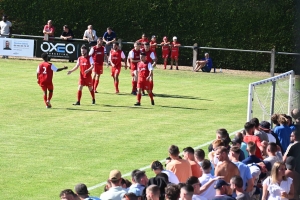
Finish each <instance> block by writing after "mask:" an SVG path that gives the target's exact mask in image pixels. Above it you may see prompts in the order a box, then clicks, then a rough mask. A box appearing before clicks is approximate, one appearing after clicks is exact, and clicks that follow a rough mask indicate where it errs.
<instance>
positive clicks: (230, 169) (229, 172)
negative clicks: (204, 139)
mask: <svg viewBox="0 0 300 200" xmlns="http://www.w3.org/2000/svg"><path fill="white" fill-rule="evenodd" d="M216 156H217V158H218V160H219V161H221V162H222V163H221V164H218V165H217V166H216V169H215V175H216V176H224V180H225V181H228V182H229V181H230V179H231V177H232V176H234V175H240V172H239V169H238V168H237V166H236V165H235V164H234V163H232V162H231V161H230V160H229V158H228V150H227V148H226V147H218V149H217V151H216Z"/></svg>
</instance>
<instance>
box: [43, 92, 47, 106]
mask: <svg viewBox="0 0 300 200" xmlns="http://www.w3.org/2000/svg"><path fill="white" fill-rule="evenodd" d="M44 102H45V104H46V105H47V94H45V93H44Z"/></svg>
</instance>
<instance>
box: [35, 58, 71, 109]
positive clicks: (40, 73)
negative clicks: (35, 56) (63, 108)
mask: <svg viewBox="0 0 300 200" xmlns="http://www.w3.org/2000/svg"><path fill="white" fill-rule="evenodd" d="M42 58H43V60H44V62H42V63H40V64H39V66H38V67H37V70H36V72H37V83H38V84H39V85H40V87H41V88H42V90H43V92H44V102H45V104H46V108H51V107H52V106H51V103H50V100H51V98H52V96H53V89H54V87H53V83H52V79H53V71H54V72H59V71H62V70H64V69H68V67H67V66H64V67H63V68H56V67H55V66H54V65H53V64H52V63H49V62H48V55H47V54H46V53H43V54H42ZM47 90H48V91H49V96H48V97H47Z"/></svg>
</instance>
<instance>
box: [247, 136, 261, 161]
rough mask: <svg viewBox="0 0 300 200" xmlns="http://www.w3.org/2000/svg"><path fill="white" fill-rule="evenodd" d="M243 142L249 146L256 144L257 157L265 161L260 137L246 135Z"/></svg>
mask: <svg viewBox="0 0 300 200" xmlns="http://www.w3.org/2000/svg"><path fill="white" fill-rule="evenodd" d="M243 141H244V142H245V143H246V144H247V143H248V142H250V141H252V142H254V143H255V144H256V151H255V155H256V157H258V158H259V159H263V157H262V155H261V151H260V149H259V148H260V147H261V142H260V139H259V137H258V136H256V135H246V136H244V138H243Z"/></svg>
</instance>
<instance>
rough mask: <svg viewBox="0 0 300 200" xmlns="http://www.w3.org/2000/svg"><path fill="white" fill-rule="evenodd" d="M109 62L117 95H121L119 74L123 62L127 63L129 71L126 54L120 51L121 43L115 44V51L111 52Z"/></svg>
mask: <svg viewBox="0 0 300 200" xmlns="http://www.w3.org/2000/svg"><path fill="white" fill-rule="evenodd" d="M108 60H109V61H110V63H111V67H112V68H111V76H112V77H113V79H114V85H115V89H116V93H119V74H120V71H121V67H122V60H124V63H125V69H127V60H126V57H125V54H124V52H123V51H122V50H120V49H119V43H118V42H115V43H114V44H113V49H112V50H111V51H110V54H109V58H108Z"/></svg>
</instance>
